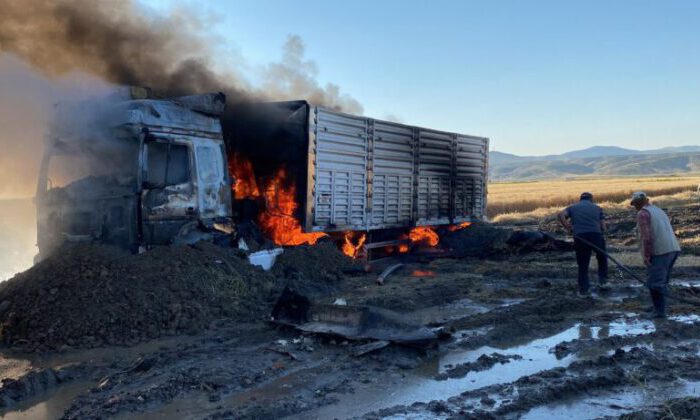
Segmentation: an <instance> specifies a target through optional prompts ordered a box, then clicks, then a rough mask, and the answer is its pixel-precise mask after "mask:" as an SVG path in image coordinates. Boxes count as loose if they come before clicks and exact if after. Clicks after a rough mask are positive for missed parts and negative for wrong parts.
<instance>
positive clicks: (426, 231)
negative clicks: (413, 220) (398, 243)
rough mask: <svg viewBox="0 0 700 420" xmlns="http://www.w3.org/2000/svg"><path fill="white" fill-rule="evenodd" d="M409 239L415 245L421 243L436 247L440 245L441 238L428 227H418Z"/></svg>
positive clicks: (412, 231)
mask: <svg viewBox="0 0 700 420" xmlns="http://www.w3.org/2000/svg"><path fill="white" fill-rule="evenodd" d="M408 238H409V239H410V240H411V242H413V243H416V242H420V243H423V244H425V245H430V246H436V245H437V244H438V243H440V237H439V236H438V234H437V233H435V231H434V230H433V229H432V228H430V227H428V226H418V227H415V228H413V229H411V232H410V233H409V234H408Z"/></svg>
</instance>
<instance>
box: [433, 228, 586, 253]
mask: <svg viewBox="0 0 700 420" xmlns="http://www.w3.org/2000/svg"><path fill="white" fill-rule="evenodd" d="M441 241H442V243H443V246H446V247H447V248H449V249H451V250H452V252H453V254H454V255H455V256H457V257H488V256H496V255H511V254H523V253H527V252H548V251H571V250H573V244H571V243H569V242H566V241H562V240H559V239H556V238H554V237H553V236H552V235H550V234H548V233H545V232H538V231H526V230H513V229H508V228H504V227H497V226H492V225H486V224H474V225H472V226H470V227H468V228H466V229H460V230H457V231H454V232H447V233H446V234H444V235H443V236H442V239H441Z"/></svg>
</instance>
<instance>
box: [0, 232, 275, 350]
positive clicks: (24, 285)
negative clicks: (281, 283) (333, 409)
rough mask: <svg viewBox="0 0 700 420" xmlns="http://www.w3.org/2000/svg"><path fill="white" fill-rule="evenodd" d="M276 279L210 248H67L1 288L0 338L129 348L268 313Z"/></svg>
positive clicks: (37, 344)
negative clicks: (225, 320)
mask: <svg viewBox="0 0 700 420" xmlns="http://www.w3.org/2000/svg"><path fill="white" fill-rule="evenodd" d="M274 289H275V279H274V277H273V276H271V275H270V274H268V273H266V272H264V271H262V270H261V269H259V268H257V267H254V266H252V265H250V264H249V263H248V261H247V259H246V257H245V256H244V255H242V254H240V253H239V252H237V251H235V250H232V249H226V248H221V247H218V246H216V245H213V244H209V243H199V244H197V245H194V246H179V247H159V248H155V249H153V250H151V251H148V252H146V253H144V254H141V255H131V254H129V253H127V252H124V251H122V250H120V249H118V248H115V247H111V246H106V245H76V246H69V247H66V248H64V249H62V250H60V251H59V252H56V254H55V255H53V256H51V257H49V258H48V259H46V260H44V261H42V262H40V263H39V264H37V265H36V266H34V267H33V268H31V269H30V270H28V271H26V272H24V273H21V274H18V275H17V276H15V277H14V278H13V279H11V280H8V281H7V282H4V283H2V285H1V286H0V339H1V340H2V342H3V343H5V344H6V345H23V346H26V347H27V348H28V349H30V350H48V349H56V348H60V347H61V346H64V345H68V346H75V347H95V346H101V345H107V344H112V345H131V344H134V343H136V342H138V341H141V340H144V339H149V338H155V337H159V336H162V335H169V334H176V333H182V332H195V331H198V330H201V329H203V328H206V327H207V326H209V325H210V324H211V322H212V321H213V320H216V319H220V318H225V317H235V318H237V319H243V320H245V319H252V318H256V317H260V316H262V315H263V313H264V312H266V311H267V310H269V308H270V307H271V304H269V305H268V304H266V303H267V302H268V301H271V300H272V298H273V295H274Z"/></svg>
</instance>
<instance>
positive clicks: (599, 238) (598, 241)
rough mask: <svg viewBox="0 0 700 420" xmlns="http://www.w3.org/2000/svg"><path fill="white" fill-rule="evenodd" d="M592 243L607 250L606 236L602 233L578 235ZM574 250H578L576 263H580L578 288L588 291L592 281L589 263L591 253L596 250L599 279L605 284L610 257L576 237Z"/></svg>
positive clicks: (582, 291) (581, 290) (584, 291)
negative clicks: (589, 275)
mask: <svg viewBox="0 0 700 420" xmlns="http://www.w3.org/2000/svg"><path fill="white" fill-rule="evenodd" d="M576 236H578V237H581V238H583V239H584V240H586V241H588V242H590V243H592V244H593V245H595V246H596V247H598V248H600V249H601V250H602V251H605V238H603V235H602V234H600V233H594V232H590V233H580V234H578V235H576ZM574 250H575V251H576V263H578V289H579V291H580V292H581V293H588V289H589V288H590V281H589V280H588V265H589V264H590V263H591V254H592V253H593V252H595V257H596V260H598V280H599V282H600V284H601V285H602V284H605V282H607V280H608V258H607V257H606V256H605V255H603V253H601V252H598V251H596V250H594V249H593V248H591V247H590V246H589V245H588V244H586V243H584V242H583V241H581V240H579V239H578V238H574Z"/></svg>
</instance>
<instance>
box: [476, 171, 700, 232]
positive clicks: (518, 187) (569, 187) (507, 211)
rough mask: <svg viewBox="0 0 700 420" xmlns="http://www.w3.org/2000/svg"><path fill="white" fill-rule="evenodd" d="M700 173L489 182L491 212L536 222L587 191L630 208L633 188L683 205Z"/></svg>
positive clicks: (511, 219)
mask: <svg viewBox="0 0 700 420" xmlns="http://www.w3.org/2000/svg"><path fill="white" fill-rule="evenodd" d="M699 183H700V177H665V178H612V179H605V178H603V179H574V180H561V181H540V182H522V183H493V184H490V185H489V206H488V210H487V213H488V216H489V218H490V219H492V220H493V221H497V222H503V223H512V222H513V223H514V222H518V223H536V222H537V221H540V220H542V219H543V218H545V217H548V216H550V215H552V214H554V213H556V212H557V211H558V210H561V209H562V208H563V207H566V206H568V205H569V204H571V203H573V202H575V201H577V200H578V198H579V196H580V194H581V193H582V192H584V191H588V192H591V193H592V194H593V195H594V197H595V200H596V202H598V203H601V204H602V205H603V207H607V208H610V209H612V208H619V209H624V208H627V204H626V203H627V201H628V200H629V198H630V196H631V195H632V192H634V191H645V192H646V193H647V194H649V196H650V197H652V200H653V201H654V202H656V203H658V204H664V205H682V204H685V203H687V202H689V201H691V200H692V199H693V198H695V196H696V195H697V194H696V193H695V191H696V190H697V187H698V184H699Z"/></svg>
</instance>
